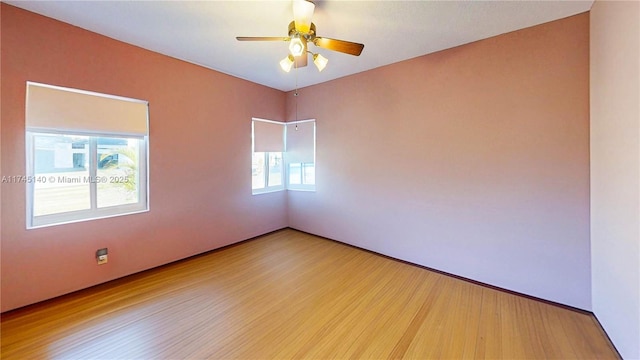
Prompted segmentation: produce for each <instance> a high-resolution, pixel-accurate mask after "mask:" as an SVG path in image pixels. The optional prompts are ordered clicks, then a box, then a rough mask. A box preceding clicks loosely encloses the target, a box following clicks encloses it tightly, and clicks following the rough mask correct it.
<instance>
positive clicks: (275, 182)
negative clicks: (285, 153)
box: [268, 152, 282, 186]
mask: <svg viewBox="0 0 640 360" xmlns="http://www.w3.org/2000/svg"><path fill="white" fill-rule="evenodd" d="M268 154H269V185H268V186H279V185H282V153H281V152H270V153H268Z"/></svg>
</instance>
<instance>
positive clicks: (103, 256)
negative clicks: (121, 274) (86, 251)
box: [96, 248, 109, 265]
mask: <svg viewBox="0 0 640 360" xmlns="http://www.w3.org/2000/svg"><path fill="white" fill-rule="evenodd" d="M107 254H108V250H107V248H104V249H98V251H96V261H97V262H98V265H102V264H106V263H107V261H108V260H109V259H108V257H107Z"/></svg>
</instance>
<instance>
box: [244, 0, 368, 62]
mask: <svg viewBox="0 0 640 360" xmlns="http://www.w3.org/2000/svg"><path fill="white" fill-rule="evenodd" d="M315 7H316V6H315V4H314V3H313V2H311V1H307V0H293V21H292V22H291V23H289V29H288V30H289V32H288V36H286V37H275V36H274V37H247V36H238V37H236V39H237V40H238V41H289V53H290V54H289V55H288V56H287V57H286V58H284V59H282V60H281V61H280V67H281V68H282V70H284V71H285V72H289V71H291V68H292V67H293V66H294V65H295V67H296V68H299V67H305V66H307V57H308V54H311V55H312V57H313V64H314V65H315V66H316V68H318V71H322V70H324V68H325V67H326V66H327V63H328V62H329V60H328V59H327V58H325V57H324V56H322V55H321V54H318V53H313V52H311V51H309V50H307V45H308V44H309V43H312V44H313V45H315V46H317V47H320V48H323V49H327V50H332V51H337V52H341V53H345V54H349V55H354V56H359V55H360V54H361V53H362V49H364V45H363V44H359V43H354V42H350V41H345V40H337V39H330V38H323V37H319V36H316V25H315V24H314V23H312V22H311V18H312V16H313V11H314V10H315Z"/></svg>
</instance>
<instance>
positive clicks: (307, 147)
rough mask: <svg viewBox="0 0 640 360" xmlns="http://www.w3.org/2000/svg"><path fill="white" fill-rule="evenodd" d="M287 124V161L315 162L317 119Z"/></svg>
mask: <svg viewBox="0 0 640 360" xmlns="http://www.w3.org/2000/svg"><path fill="white" fill-rule="evenodd" d="M297 125H298V129H297V130H296V124H287V162H289V163H313V162H315V131H316V122H315V121H305V122H300V123H297Z"/></svg>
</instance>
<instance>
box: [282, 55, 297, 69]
mask: <svg viewBox="0 0 640 360" xmlns="http://www.w3.org/2000/svg"><path fill="white" fill-rule="evenodd" d="M293 62H294V59H293V56H292V55H287V57H286V58H284V59H282V60H280V67H281V68H282V70H284V71H285V72H289V71H291V67H293Z"/></svg>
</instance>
